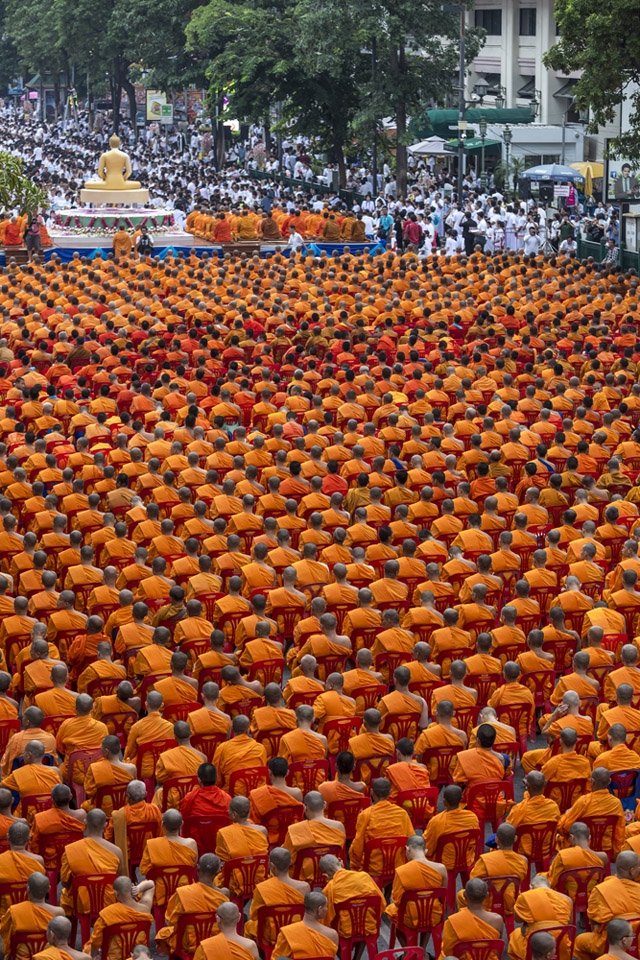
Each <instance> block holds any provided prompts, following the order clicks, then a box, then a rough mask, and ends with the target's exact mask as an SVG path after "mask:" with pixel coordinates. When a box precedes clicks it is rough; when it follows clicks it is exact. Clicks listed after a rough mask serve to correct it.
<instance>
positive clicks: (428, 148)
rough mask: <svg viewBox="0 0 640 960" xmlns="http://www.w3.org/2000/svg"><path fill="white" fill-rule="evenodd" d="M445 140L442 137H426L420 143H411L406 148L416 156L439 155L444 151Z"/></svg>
mask: <svg viewBox="0 0 640 960" xmlns="http://www.w3.org/2000/svg"><path fill="white" fill-rule="evenodd" d="M446 142H447V141H446V140H443V139H442V137H428V138H427V139H426V140H421V141H420V143H413V144H411V146H410V147H407V150H409V152H410V153H413V154H415V155H416V156H417V157H439V156H442V155H444V154H445V153H446V151H445V149H444V147H445V144H446Z"/></svg>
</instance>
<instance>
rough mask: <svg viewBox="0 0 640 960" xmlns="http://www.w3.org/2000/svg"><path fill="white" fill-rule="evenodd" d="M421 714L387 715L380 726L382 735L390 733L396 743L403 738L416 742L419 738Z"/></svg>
mask: <svg viewBox="0 0 640 960" xmlns="http://www.w3.org/2000/svg"><path fill="white" fill-rule="evenodd" d="M419 719H420V714H419V713H387V714H385V716H384V717H383V718H382V723H381V724H380V732H381V733H390V734H391V736H392V737H393V739H394V740H395V742H396V743H397V742H398V740H401V739H402V738H403V737H408V738H409V740H415V739H416V738H417V736H418V720H419Z"/></svg>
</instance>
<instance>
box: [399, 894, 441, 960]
mask: <svg viewBox="0 0 640 960" xmlns="http://www.w3.org/2000/svg"><path fill="white" fill-rule="evenodd" d="M446 899H447V888H446V887H435V888H433V889H432V890H407V892H406V893H403V894H402V899H401V900H400V903H399V904H398V916H397V919H396V920H392V921H391V926H390V929H389V946H390V947H393V945H394V943H395V942H396V933H397V932H399V933H401V934H402V935H403V936H404V938H405V942H406V944H407V947H418V944H419V942H420V935H421V934H423V933H430V934H431V936H432V937H433V948H434V954H435V955H436V956H438V955H439V954H440V948H441V946H442V927H443V925H444V915H445V907H444V903H445V900H446ZM410 914H415V922H414V920H413V917H412V916H411V918H410ZM438 914H439V915H440V920H439V922H437V923H436V922H435V917H437V916H438ZM419 949H420V951H421V958H422V955H423V954H422V947H419ZM389 952H391V951H389Z"/></svg>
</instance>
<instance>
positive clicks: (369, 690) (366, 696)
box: [349, 683, 417, 717]
mask: <svg viewBox="0 0 640 960" xmlns="http://www.w3.org/2000/svg"><path fill="white" fill-rule="evenodd" d="M409 689H410V690H411V691H412V692H413V693H415V692H417V691H415V690H414V689H413V687H411V686H410V687H409ZM386 692H387V687H386V684H383V683H379V684H373V683H370V684H369V683H368V684H367V685H366V686H362V687H352V688H351V691H350V693H349V696H350V697H351V699H352V700H355V701H356V716H357V717H361V716H362V714H363V713H364V711H365V710H369V709H371V708H372V707H377V704H378V700H379V699H380V697H384V695H385V694H386Z"/></svg>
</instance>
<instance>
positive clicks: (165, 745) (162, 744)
mask: <svg viewBox="0 0 640 960" xmlns="http://www.w3.org/2000/svg"><path fill="white" fill-rule="evenodd" d="M176 745H177V744H176V741H175V740H174V739H173V738H171V740H149V741H148V742H147V743H139V744H138V751H137V753H136V772H137V775H138V777H139V778H140V779H142V767H143V764H144V761H145V760H146V759H147V757H149V756H151V757H152V758H153V766H154V769H155V766H156V763H157V761H158V757H159V756H160V754H161V753H164V751H165V750H172V749H173V747H175V746H176Z"/></svg>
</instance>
